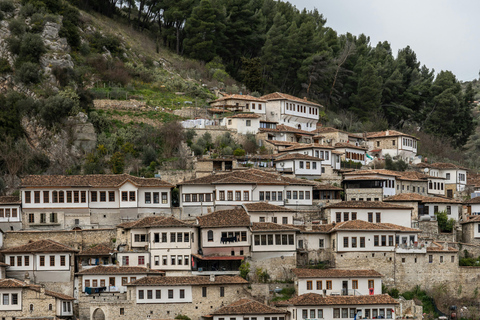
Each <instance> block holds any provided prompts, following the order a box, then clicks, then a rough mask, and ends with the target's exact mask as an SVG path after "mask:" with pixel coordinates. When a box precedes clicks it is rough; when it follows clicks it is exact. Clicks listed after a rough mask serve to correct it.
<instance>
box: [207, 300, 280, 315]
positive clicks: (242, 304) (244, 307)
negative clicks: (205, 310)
mask: <svg viewBox="0 0 480 320" xmlns="http://www.w3.org/2000/svg"><path fill="white" fill-rule="evenodd" d="M286 313H287V311H286V310H281V309H277V308H273V307H270V306H267V305H265V304H263V303H260V302H258V301H255V300H251V299H240V300H237V301H235V302H233V303H231V304H229V305H227V306H225V307H222V308H220V309H218V310H216V311H214V312H212V313H211V314H213V315H229V314H250V315H255V314H286Z"/></svg>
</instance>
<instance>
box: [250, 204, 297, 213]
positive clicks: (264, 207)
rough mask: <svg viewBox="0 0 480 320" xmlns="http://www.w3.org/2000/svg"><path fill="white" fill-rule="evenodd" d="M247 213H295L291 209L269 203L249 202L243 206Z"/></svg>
mask: <svg viewBox="0 0 480 320" xmlns="http://www.w3.org/2000/svg"><path fill="white" fill-rule="evenodd" d="M242 206H243V207H244V208H245V210H247V212H292V213H293V212H295V211H293V210H291V209H288V208H285V207H280V206H276V205H273V204H270V203H268V202H249V203H244V204H243V205H242Z"/></svg>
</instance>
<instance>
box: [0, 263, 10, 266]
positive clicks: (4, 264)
mask: <svg viewBox="0 0 480 320" xmlns="http://www.w3.org/2000/svg"><path fill="white" fill-rule="evenodd" d="M0 267H10V265H9V264H6V263H5V262H0Z"/></svg>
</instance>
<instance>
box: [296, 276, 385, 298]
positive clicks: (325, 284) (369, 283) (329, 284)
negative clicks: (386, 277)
mask: <svg viewBox="0 0 480 320" xmlns="http://www.w3.org/2000/svg"><path fill="white" fill-rule="evenodd" d="M370 288H371V289H373V294H381V293H382V278H380V277H373V276H372V277H370V278H363V277H356V276H355V275H352V276H351V277H345V278H343V277H342V278H300V279H298V280H297V289H298V295H302V294H305V293H317V294H323V295H325V294H326V295H332V294H333V295H342V294H345V295H346V294H348V295H368V294H371V293H370V291H369V289H370ZM344 289H346V290H347V291H344ZM347 292H348V293H347Z"/></svg>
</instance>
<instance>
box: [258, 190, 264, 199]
mask: <svg viewBox="0 0 480 320" xmlns="http://www.w3.org/2000/svg"><path fill="white" fill-rule="evenodd" d="M259 200H260V201H263V200H265V192H263V191H260V192H259Z"/></svg>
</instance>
